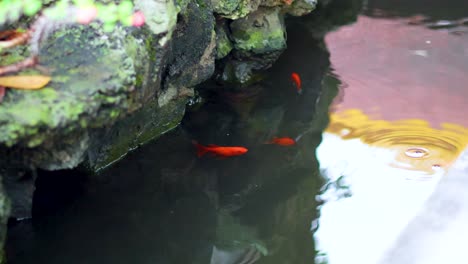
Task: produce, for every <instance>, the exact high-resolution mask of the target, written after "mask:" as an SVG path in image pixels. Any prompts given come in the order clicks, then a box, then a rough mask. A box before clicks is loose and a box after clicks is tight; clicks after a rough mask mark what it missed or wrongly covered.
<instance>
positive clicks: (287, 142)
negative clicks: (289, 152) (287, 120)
mask: <svg viewBox="0 0 468 264" xmlns="http://www.w3.org/2000/svg"><path fill="white" fill-rule="evenodd" d="M265 144H276V145H280V146H292V145H295V144H296V141H295V140H294V139H292V138H289V137H282V138H279V137H274V138H273V139H272V140H271V141H269V142H267V143H265Z"/></svg>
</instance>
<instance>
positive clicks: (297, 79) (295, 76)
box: [291, 72, 302, 94]
mask: <svg viewBox="0 0 468 264" xmlns="http://www.w3.org/2000/svg"><path fill="white" fill-rule="evenodd" d="M291 80H292V81H293V83H294V85H296V89H297V93H298V94H301V93H302V83H301V77H300V76H299V74H297V73H295V72H293V73H292V74H291Z"/></svg>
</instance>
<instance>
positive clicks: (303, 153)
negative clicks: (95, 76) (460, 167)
mask: <svg viewBox="0 0 468 264" xmlns="http://www.w3.org/2000/svg"><path fill="white" fill-rule="evenodd" d="M466 10H468V3H467V2H466V1H464V0H459V1H455V0H451V1H446V2H443V1H429V0H426V1H423V0H414V1H386V0H369V1H365V4H363V3H362V1H352V0H350V1H341V0H336V1H334V2H332V3H331V4H330V5H329V6H328V7H326V8H323V9H322V10H319V11H318V12H317V13H316V14H314V15H311V16H309V17H306V18H300V19H292V18H291V19H289V21H288V24H289V26H288V49H287V50H286V51H285V52H284V53H283V54H282V56H281V57H280V59H279V60H278V61H277V62H276V64H275V65H274V66H273V67H272V68H271V69H270V70H269V71H267V72H266V73H265V79H264V80H263V81H262V82H260V83H258V84H255V85H253V86H251V87H247V88H243V89H235V88H226V87H221V86H218V85H217V84H216V83H205V84H203V85H201V86H200V87H199V93H200V95H201V96H202V97H203V98H204V101H205V103H204V104H203V105H202V106H198V105H194V106H192V107H190V108H189V109H188V111H187V113H186V116H185V118H184V120H183V122H182V124H181V125H180V126H179V127H178V128H177V129H175V130H174V131H171V132H170V133H168V134H166V135H164V136H163V137H161V138H160V139H158V140H157V141H155V142H154V143H151V144H149V145H146V146H144V147H142V148H140V149H138V150H137V151H135V152H133V153H131V154H130V155H128V156H127V157H126V158H125V160H123V161H121V162H119V163H117V164H116V165H114V166H113V167H111V168H109V169H107V170H105V171H104V172H103V173H102V174H101V175H99V176H98V177H97V178H96V177H95V178H93V179H92V180H90V179H88V180H83V179H85V178H86V177H85V176H84V175H80V173H79V172H61V173H58V174H44V175H40V177H39V180H38V183H37V191H36V194H35V201H34V215H35V219H34V220H33V221H23V222H20V223H15V224H12V225H11V226H10V230H9V237H8V246H7V253H8V255H9V260H10V263H18V264H23V263H35V264H38V263H51V264H54V263H71V264H73V263H152V264H165V263H171V264H172V263H181V264H182V263H183V264H187V263H209V264H242V263H245V264H247V263H278V264H279V263H281V264H287V263H291V264H298V263H326V262H327V261H329V263H335V264H336V263H338V264H339V263H360V264H363V263H377V262H376V260H377V259H378V258H379V257H381V254H382V251H383V250H385V249H387V248H388V247H391V245H392V243H393V241H394V240H395V239H396V238H395V237H394V236H396V235H397V234H398V233H399V232H401V230H402V228H403V227H404V226H405V225H406V223H408V221H409V220H410V219H411V217H412V216H413V214H412V213H413V212H414V211H415V210H417V209H418V208H420V206H421V204H422V203H423V202H424V201H425V200H426V199H427V197H428V195H429V194H431V193H432V191H433V190H434V188H435V186H436V185H437V183H438V180H440V178H441V177H442V176H443V175H444V173H446V172H447V171H448V170H449V168H450V167H451V166H452V164H453V162H454V161H455V160H456V158H457V157H458V155H459V154H460V152H461V151H462V150H463V148H464V147H465V146H466V144H467V143H468V140H467V138H468V136H467V135H468V133H466V131H465V129H466V127H467V126H468V123H466V120H467V119H465V118H464V114H460V113H464V112H466V110H468V103H467V100H468V89H467V88H466V85H467V84H468V79H467V77H466V76H467V75H466V74H465V71H466V69H468V67H467V66H468V48H467V47H468V38H467V36H468V34H466V33H468V26H467V24H468V23H467V22H465V21H464V20H463V19H464V18H465V17H468V14H466V12H465V11H466ZM359 12H361V14H360V15H359V17H357V16H358V13H359ZM353 22H356V23H353ZM345 24H349V25H346V26H344V25H345ZM340 26H343V27H341V28H339V27H340ZM331 30H333V32H331V33H327V34H325V33H326V32H328V31H331ZM428 45H429V46H428ZM291 72H297V73H299V74H300V76H301V78H302V84H303V93H302V94H301V95H298V94H297V93H296V91H295V88H294V86H293V85H292V83H291V81H290V74H291ZM406 88H407V90H406ZM329 109H332V114H331V119H330V116H329ZM431 109H432V110H431ZM329 120H330V125H329ZM401 120H403V121H401ZM408 120H412V121H408ZM385 122H386V123H385ZM395 122H396V123H395ZM398 122H400V123H398ZM402 122H403V123H402ZM421 122H423V123H421ZM424 122H426V123H424ZM444 122H445V123H449V124H448V125H447V126H448V128H447V126H443V125H442V123H444ZM328 125H329V126H328ZM327 126H328V129H327ZM325 129H327V130H326V131H325ZM467 131H468V130H467ZM389 134H390V135H391V136H390V137H389V136H388V135H389ZM408 135H412V136H411V137H408ZM275 136H278V137H292V138H298V139H299V140H298V142H297V144H296V145H294V146H289V147H284V146H277V145H267V144H264V143H265V142H267V141H269V140H270V139H271V138H273V137H275ZM379 136H380V138H379ZM418 137H423V138H430V139H431V140H426V141H424V140H423V141H420V140H419V141H418V140H416V138H418ZM376 138H377V139H376ZM382 138H383V139H382ZM322 139H323V141H322ZM391 139H395V140H391ZM192 140H197V141H198V142H200V143H202V144H218V145H237V146H245V147H247V148H248V149H249V152H248V153H247V154H246V155H243V156H239V157H233V158H227V159H217V158H212V157H202V158H198V157H197V156H196V151H195V149H194V146H193V145H192ZM395 142H396V143H395ZM321 143H322V144H321ZM320 144H321V145H320ZM319 145H320V147H319ZM447 146H448V147H447ZM400 152H401V153H403V154H401V153H400ZM426 152H427V153H429V154H430V155H429V154H428V157H430V158H428V159H422V158H423V157H425V154H427V153H426ZM376 153H377V154H376ZM388 153H390V154H388ZM395 153H396V154H395ZM400 154H401V155H400ZM405 155H406V156H405ZM376 157H377V158H376ZM408 157H409V158H408ZM415 157H416V160H415V159H414V158H415ZM387 158H388V159H387ZM411 158H413V159H411ZM389 160H391V161H392V162H393V163H392V162H390V163H391V164H390V163H389V162H388V161H389ZM63 174H65V175H63ZM70 174H72V175H73V176H74V177H73V179H77V180H76V183H82V184H83V186H81V187H76V186H79V185H78V184H69V185H65V186H70V188H66V187H63V186H64V185H60V187H59V186H57V185H52V186H50V185H49V184H47V183H50V182H56V181H57V179H58V178H64V177H61V176H65V177H66V176H70ZM356 175H358V176H356ZM369 175H373V176H375V175H380V176H379V177H368V176H369ZM388 175H391V176H388ZM395 175H396V176H397V177H394V176H395ZM421 175H422V176H421ZM387 176H388V177H387ZM395 178H396V179H397V180H395ZM414 179H417V180H414ZM420 179H424V180H420ZM361 182H365V184H361ZM54 186H55V187H54ZM330 186H331V187H330ZM369 186H371V187H369ZM377 186H386V188H376V187H377ZM350 190H351V191H352V192H351V191H350ZM369 190H371V191H369ZM384 190H388V191H387V192H386V191H384ZM395 193H400V194H402V195H400V196H398V197H401V198H399V199H395ZM409 196H411V197H412V199H411V201H412V202H408V200H410V199H408V197H409ZM347 198H351V199H348V200H347ZM353 198H356V199H354V200H353ZM374 198H375V200H376V201H378V202H377V203H375V204H370V205H369V204H367V203H366V202H365V201H368V200H374ZM340 201H345V202H344V203H343V202H340ZM399 203H403V204H408V205H409V206H408V207H402V206H400V205H401V204H399ZM350 208H351V209H350ZM379 210H380V211H379ZM382 211H383V213H379V212H382ZM319 212H320V214H321V217H319ZM385 212H387V215H392V216H395V217H393V218H392V217H390V218H388V217H386V214H385ZM376 216H377V217H376ZM364 219H369V221H366V220H364ZM375 222H379V223H380V225H372V224H373V223H375ZM317 223H320V227H319V228H317V227H318V225H317ZM390 227H391V228H390ZM382 230H387V231H386V232H383V231H382ZM388 234H390V235H388ZM361 235H362V236H363V237H364V239H363V240H362V241H360V240H359V239H356V237H357V236H361ZM340 241H341V242H340ZM356 241H358V242H359V243H354V244H353V242H356ZM376 241H377V242H376ZM380 241H382V242H380ZM371 242H376V243H371ZM363 250H365V251H368V252H372V254H363V255H368V256H369V257H368V258H362V256H363V255H360V254H356V252H362V251H363ZM316 252H318V253H319V254H318V255H319V256H316V255H317V254H316ZM337 256H343V258H344V260H343V258H340V257H337ZM327 259H328V260H327ZM359 259H361V260H362V261H360V262H359V261H358V260H359ZM346 261H347V262H346ZM353 261H354V262H353ZM356 261H357V262H356ZM439 263H441V262H439Z"/></svg>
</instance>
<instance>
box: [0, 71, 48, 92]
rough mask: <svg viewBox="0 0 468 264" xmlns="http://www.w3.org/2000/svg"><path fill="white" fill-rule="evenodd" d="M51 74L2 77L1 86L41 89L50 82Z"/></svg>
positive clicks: (0, 78) (0, 79)
mask: <svg viewBox="0 0 468 264" xmlns="http://www.w3.org/2000/svg"><path fill="white" fill-rule="evenodd" d="M50 80H51V78H50V76H45V75H19V76H3V77H0V86H5V87H8V88H15V89H25V90H32V89H40V88H42V87H44V86H46V85H47V84H48V83H49V82H50Z"/></svg>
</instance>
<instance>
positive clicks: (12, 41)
mask: <svg viewBox="0 0 468 264" xmlns="http://www.w3.org/2000/svg"><path fill="white" fill-rule="evenodd" d="M50 2H51V0H2V1H1V2H0V26H2V25H4V24H6V23H12V22H16V21H18V20H19V18H20V17H21V16H22V15H25V16H28V17H31V16H35V15H37V16H38V17H37V18H36V19H35V21H34V22H33V23H32V25H31V26H30V28H29V29H27V30H8V31H4V32H0V52H1V51H2V50H3V49H8V48H11V47H14V46H17V45H22V44H25V43H27V42H28V43H29V45H30V53H31V56H30V57H29V58H27V59H25V60H23V61H20V62H17V63H15V64H11V65H6V66H2V67H0V76H1V75H4V74H8V73H13V72H18V71H20V70H22V69H25V68H27V67H33V66H37V63H38V60H39V59H38V57H39V51H40V45H41V43H42V42H43V41H44V40H45V39H47V37H48V36H49V35H50V34H51V33H52V32H53V31H55V30H57V29H58V28H61V27H65V26H68V25H73V24H84V25H86V24H89V23H91V22H92V21H96V20H97V21H100V22H102V23H103V30H104V31H106V32H110V31H112V30H113V29H114V26H115V25H116V23H118V22H119V23H121V24H122V25H124V26H136V27H140V26H142V25H143V24H144V23H145V17H144V16H143V13H142V12H141V11H136V12H133V4H132V3H131V2H130V1H129V0H123V1H121V2H120V3H119V4H115V3H110V4H101V3H96V2H94V1H93V0H73V1H70V0H59V1H56V3H55V5H53V6H50ZM39 70H41V69H40V68H39ZM3 86H5V85H4V84H3V85H2V84H1V83H0V101H1V98H2V97H3V95H4V93H5V91H4V87H3ZM10 87H15V86H14V85H13V86H10ZM16 88H18V87H16ZM20 88H21V87H20Z"/></svg>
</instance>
